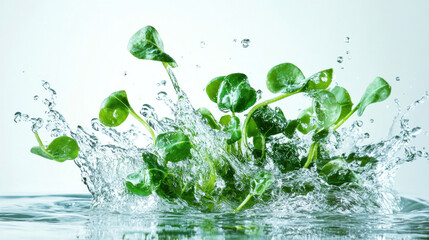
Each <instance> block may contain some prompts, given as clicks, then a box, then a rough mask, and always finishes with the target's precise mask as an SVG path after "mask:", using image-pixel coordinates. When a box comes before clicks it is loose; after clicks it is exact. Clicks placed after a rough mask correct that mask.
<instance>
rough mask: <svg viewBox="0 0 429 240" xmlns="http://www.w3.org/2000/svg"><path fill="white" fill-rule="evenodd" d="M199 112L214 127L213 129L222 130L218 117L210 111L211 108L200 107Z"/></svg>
mask: <svg viewBox="0 0 429 240" xmlns="http://www.w3.org/2000/svg"><path fill="white" fill-rule="evenodd" d="M198 112H199V113H200V114H201V116H202V117H203V119H205V120H206V121H207V124H208V125H209V126H210V127H211V128H212V129H217V130H220V127H219V124H218V123H217V122H216V119H215V118H214V116H213V114H212V113H211V112H210V110H208V109H207V108H204V107H202V108H199V109H198Z"/></svg>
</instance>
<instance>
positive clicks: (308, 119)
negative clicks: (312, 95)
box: [296, 107, 317, 134]
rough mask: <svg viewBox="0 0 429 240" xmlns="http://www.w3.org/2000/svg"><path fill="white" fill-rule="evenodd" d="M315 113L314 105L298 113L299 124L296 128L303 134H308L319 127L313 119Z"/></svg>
mask: <svg viewBox="0 0 429 240" xmlns="http://www.w3.org/2000/svg"><path fill="white" fill-rule="evenodd" d="M313 114H314V112H313V107H309V108H307V109H304V110H303V111H302V112H301V113H300V114H299V115H298V120H299V124H298V126H297V128H296V129H298V131H300V132H301V133H302V134H307V133H309V132H311V131H312V130H314V129H315V128H316V127H317V126H316V125H315V124H313V121H312V119H313Z"/></svg>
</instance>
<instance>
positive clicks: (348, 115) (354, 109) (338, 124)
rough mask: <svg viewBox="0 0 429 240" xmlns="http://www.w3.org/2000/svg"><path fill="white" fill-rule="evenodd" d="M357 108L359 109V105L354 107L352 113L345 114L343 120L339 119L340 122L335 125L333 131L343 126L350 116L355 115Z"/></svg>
mask: <svg viewBox="0 0 429 240" xmlns="http://www.w3.org/2000/svg"><path fill="white" fill-rule="evenodd" d="M358 107H359V104H358V105H356V107H355V108H353V110H352V111H350V112H349V114H347V115H346V116H345V117H344V118H343V119H341V121H339V122H338V123H337V125H335V127H334V130H337V129H338V128H339V127H340V126H341V125H343V123H344V122H345V121H347V119H349V117H350V116H351V115H353V113H355V112H356V111H357V110H358Z"/></svg>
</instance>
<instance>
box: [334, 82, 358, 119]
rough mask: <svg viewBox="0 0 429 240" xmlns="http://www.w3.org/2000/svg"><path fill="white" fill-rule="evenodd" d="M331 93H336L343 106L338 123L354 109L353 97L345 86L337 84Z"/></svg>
mask: <svg viewBox="0 0 429 240" xmlns="http://www.w3.org/2000/svg"><path fill="white" fill-rule="evenodd" d="M331 93H333V94H334V95H335V98H336V99H337V102H338V103H339V104H340V106H341V114H340V117H339V118H338V120H337V121H336V122H335V123H338V122H339V121H341V120H342V119H343V118H344V117H345V116H347V114H349V112H350V111H351V110H352V106H353V102H352V99H351V97H350V95H349V93H348V92H347V90H346V89H345V88H343V87H339V86H335V87H334V88H333V89H332V90H331Z"/></svg>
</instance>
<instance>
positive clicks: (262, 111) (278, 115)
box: [252, 105, 288, 137]
mask: <svg viewBox="0 0 429 240" xmlns="http://www.w3.org/2000/svg"><path fill="white" fill-rule="evenodd" d="M252 118H253V120H254V121H255V123H256V125H257V126H258V129H259V131H260V132H261V133H262V135H264V137H269V136H272V135H275V134H279V133H282V132H284V131H285V130H286V128H287V124H288V123H287V120H286V118H285V116H284V115H283V112H282V111H281V110H280V108H276V110H274V109H272V108H270V107H269V106H268V105H266V106H263V107H260V108H258V109H257V110H256V111H255V112H254V113H253V115H252Z"/></svg>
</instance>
